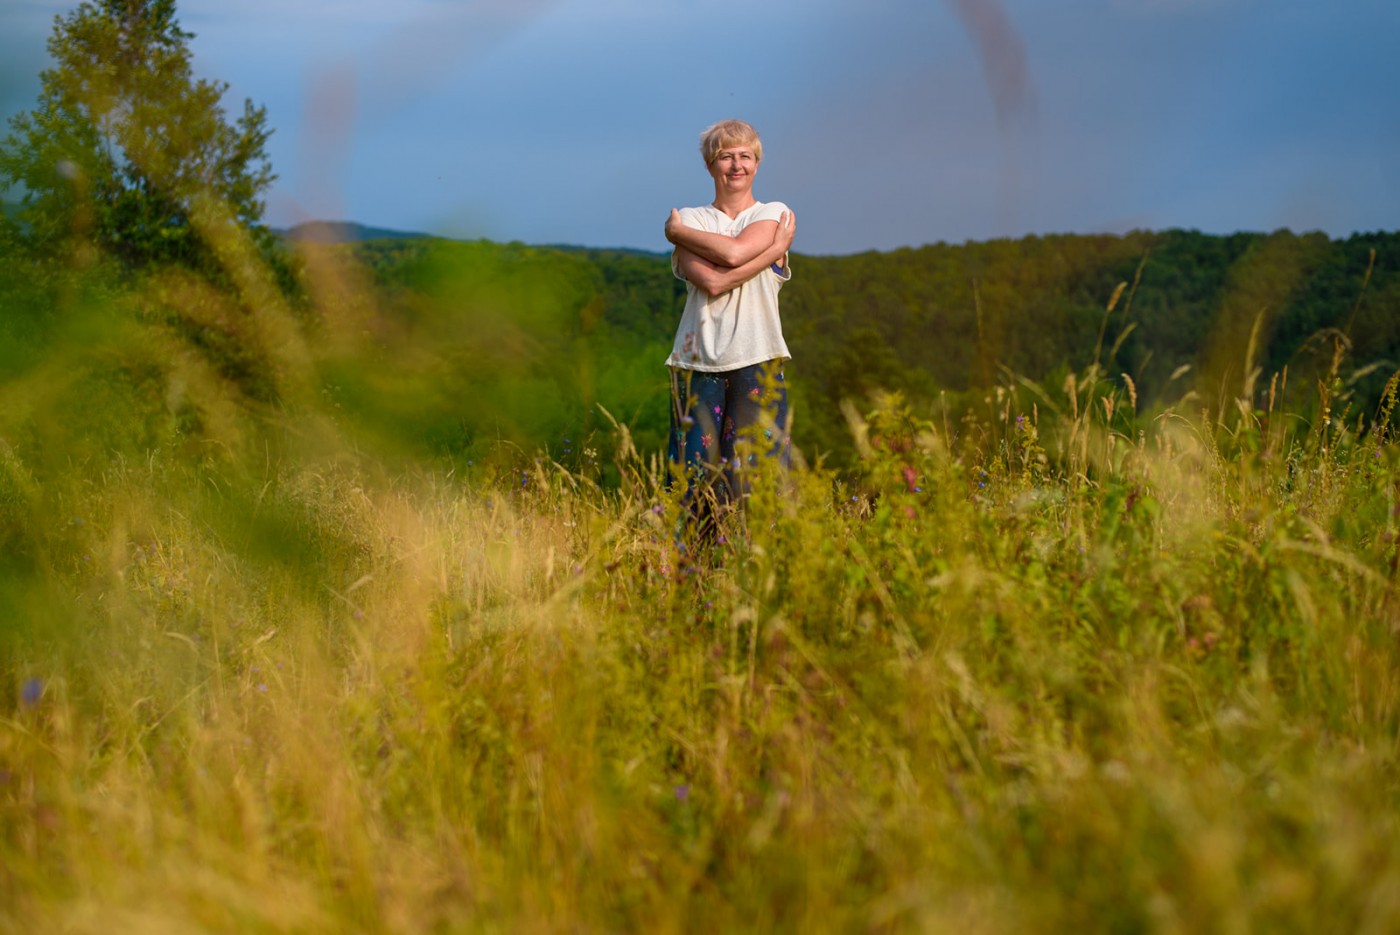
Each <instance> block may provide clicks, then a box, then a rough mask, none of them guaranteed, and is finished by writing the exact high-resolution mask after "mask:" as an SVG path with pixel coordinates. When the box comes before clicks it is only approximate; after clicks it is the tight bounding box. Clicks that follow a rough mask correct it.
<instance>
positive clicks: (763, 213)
mask: <svg viewBox="0 0 1400 935" xmlns="http://www.w3.org/2000/svg"><path fill="white" fill-rule="evenodd" d="M790 210H792V209H791V208H789V207H788V206H787V205H785V204H783V203H782V202H781V201H765V202H764V203H763V207H761V208H759V209H758V211H757V213H755V214H754V216H753V221H781V220H782V219H783V215H784V214H785V213H787V212H788V211H790ZM750 223H752V221H751V222H750Z"/></svg>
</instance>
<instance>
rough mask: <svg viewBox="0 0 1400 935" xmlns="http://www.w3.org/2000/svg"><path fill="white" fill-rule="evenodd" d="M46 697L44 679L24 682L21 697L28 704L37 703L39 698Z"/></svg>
mask: <svg viewBox="0 0 1400 935" xmlns="http://www.w3.org/2000/svg"><path fill="white" fill-rule="evenodd" d="M42 697H44V680H43V679H30V680H29V681H27V682H25V683H24V687H23V688H21V689H20V692H19V698H20V701H22V702H24V704H25V705H26V706H31V705H36V704H38V703H39V699H40V698H42Z"/></svg>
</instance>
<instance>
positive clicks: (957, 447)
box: [0, 253, 1400, 933]
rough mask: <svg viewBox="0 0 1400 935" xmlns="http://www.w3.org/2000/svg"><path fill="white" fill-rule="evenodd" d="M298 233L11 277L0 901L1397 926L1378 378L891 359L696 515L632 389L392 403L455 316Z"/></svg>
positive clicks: (78, 927) (641, 922)
mask: <svg viewBox="0 0 1400 935" xmlns="http://www.w3.org/2000/svg"><path fill="white" fill-rule="evenodd" d="M317 262H324V263H326V264H331V265H333V263H334V257H333V255H332V254H330V253H327V254H325V255H324V256H322V257H320V259H319V260H318V261H317ZM309 269H310V274H311V275H312V277H313V279H314V278H315V277H316V276H317V275H318V273H317V269H318V267H317V266H316V264H315V263H314V262H313V263H312V264H311V265H310V267H309ZM320 275H321V278H320V279H319V280H316V282H318V283H319V285H316V284H315V283H313V287H312V289H311V290H310V292H311V295H312V299H313V303H314V304H315V307H316V308H317V309H319V310H320V311H321V313H322V314H321V315H320V317H316V316H305V315H303V316H302V317H301V318H298V313H296V312H294V311H289V310H285V309H284V310H278V309H277V308H269V307H267V306H263V305H260V306H259V307H258V309H259V310H258V313H257V315H252V314H251V313H249V312H248V311H247V309H246V308H244V307H243V306H242V305H240V303H239V302H238V301H235V300H229V299H226V298H221V297H219V296H215V295H211V294H208V293H205V292H202V291H200V290H199V289H198V288H197V286H195V285H194V284H191V283H188V282H181V281H175V280H170V281H161V282H156V281H152V282H147V283H143V284H142V285H141V287H140V288H139V289H132V288H129V287H126V286H115V285H114V286H111V287H110V288H107V287H98V286H94V285H92V284H91V283H92V282H94V281H95V280H90V281H85V282H88V285H86V286H84V288H83V289H79V290H76V291H75V290H74V289H72V288H71V285H70V284H65V283H57V284H47V285H46V284H44V283H42V282H38V283H26V284H25V286H24V290H21V289H19V287H18V286H13V288H12V290H11V295H15V296H19V298H18V299H16V300H15V301H16V303H17V304H16V305H14V306H12V310H11V317H10V323H11V324H10V332H9V336H10V337H11V338H12V339H13V340H12V341H11V342H10V343H9V345H8V348H7V352H6V355H5V357H4V358H3V360H0V363H2V364H3V366H4V368H5V370H4V377H5V381H6V383H5V386H6V394H7V395H6V398H7V405H6V408H5V411H4V413H3V414H0V520H2V521H3V527H0V529H2V530H3V531H0V535H2V536H3V540H0V545H3V549H4V551H3V562H2V563H0V640H3V644H0V927H3V928H5V929H7V930H11V931H70V932H102V933H113V932H143V933H151V932H189V931H241V932H318V931H320V932H344V931H385V932H402V931H501V932H507V931H510V932H514V931H533V930H574V931H619V930H622V931H627V930H635V931H651V932H667V931H697V932H699V931H703V932H710V931H732V930H737V931H751V930H775V929H776V930H810V931H834V930H854V929H860V930H876V931H942V930H950V929H956V930H959V931H965V932H1021V931H1066V930H1075V929H1084V930H1096V931H1129V932H1130V931H1168V932H1170V931H1181V932H1197V931H1250V930H1263V931H1318V930H1329V931H1352V932H1387V931H1394V930H1396V928H1397V927H1400V828H1398V827H1397V817H1400V809H1398V808H1397V805H1400V773H1397V766H1400V763H1397V728H1400V646H1397V625H1398V624H1400V605H1397V593H1396V585H1397V532H1398V531H1400V515H1397V513H1398V511H1400V506H1397V497H1400V448H1397V446H1396V445H1395V444H1394V442H1393V441H1392V438H1391V435H1390V433H1391V431H1392V427H1393V416H1392V410H1393V407H1394V403H1395V382H1394V380H1392V382H1391V384H1390V386H1389V389H1388V391H1387V394H1386V396H1385V399H1384V401H1383V404H1382V410H1381V411H1380V412H1378V413H1374V414H1372V413H1367V414H1362V415H1358V414H1355V413H1346V412H1333V411H1332V406H1333V403H1334V402H1335V399H1334V398H1333V396H1332V395H1331V394H1332V393H1333V391H1334V390H1335V389H1336V386H1335V385H1334V384H1328V383H1323V384H1321V385H1320V393H1321V398H1320V399H1318V400H1316V401H1315V403H1312V404H1310V408H1309V409H1308V410H1307V411H1301V412H1296V413H1290V412H1283V411H1278V410H1276V409H1274V408H1273V407H1272V406H1268V405H1265V404H1262V403H1258V404H1256V403H1254V402H1253V400H1254V395H1255V394H1253V393H1252V392H1250V391H1248V389H1247V390H1246V392H1244V393H1242V394H1241V399H1239V400H1238V401H1236V402H1233V403H1232V405H1231V406H1230V407H1228V408H1226V409H1224V410H1221V411H1214V412H1212V411H1210V410H1205V411H1202V410H1200V409H1198V408H1193V406H1194V405H1195V404H1193V403H1192V402H1191V401H1190V400H1187V401H1184V402H1183V404H1182V405H1181V406H1179V407H1177V408H1174V409H1167V410H1164V411H1160V412H1156V413H1150V414H1140V413H1138V412H1136V411H1135V409H1136V406H1135V401H1134V400H1133V398H1132V393H1131V384H1130V383H1129V384H1128V385H1127V386H1126V387H1124V386H1122V385H1120V383H1118V382H1114V381H1109V380H1107V379H1106V378H1104V376H1103V375H1102V374H1101V373H1100V372H1099V371H1098V369H1097V368H1090V369H1089V370H1087V371H1083V372H1080V373H1077V374H1074V375H1072V378H1071V379H1070V380H1067V381H1066V383H1065V385H1064V386H1062V387H1042V386H1037V385H1034V384H1029V383H1026V382H1023V381H1015V380H1012V381H1008V382H1007V384H1006V385H1005V386H1002V387H1000V388H996V389H995V390H994V391H993V392H991V393H989V394H988V397H987V400H986V402H987V405H986V407H985V413H984V415H982V416H980V417H978V416H967V417H964V418H962V419H960V420H956V421H954V422H953V424H951V425H950V424H947V423H946V422H943V421H940V420H938V419H929V418H927V415H928V414H923V415H920V414H916V413H912V412H910V411H909V410H908V409H907V408H906V407H904V406H903V405H902V403H901V401H900V400H899V399H898V398H897V397H890V398H887V399H885V400H883V401H882V402H881V403H880V404H879V405H873V406H871V407H870V408H869V410H868V411H864V412H858V411H857V409H856V408H852V409H851V411H850V413H849V415H850V420H851V424H852V431H853V432H854V434H855V437H856V440H857V444H858V447H859V449H860V450H861V453H862V455H861V459H860V461H859V464H858V467H857V469H856V471H855V472H854V473H848V474H843V475H840V476H838V475H837V474H835V473H834V472H832V471H829V470H827V469H825V468H823V467H822V466H821V465H820V464H819V463H818V464H815V465H813V466H810V467H806V468H803V469H801V470H798V471H794V472H793V473H792V474H790V475H788V476H778V475H777V474H776V473H775V472H773V471H771V470H769V469H766V468H765V469H764V470H763V471H762V472H761V473H760V476H759V478H758V480H757V482H756V486H755V490H754V494H753V497H752V500H751V503H750V505H749V509H748V511H747V513H746V514H745V515H744V516H742V517H735V518H734V519H733V522H732V523H731V524H730V526H729V528H727V529H726V530H725V536H724V542H723V543H722V544H721V545H719V546H718V547H716V548H715V549H714V550H713V551H710V552H705V553H703V554H700V555H698V556H695V557H693V558H692V559H689V560H686V561H681V560H680V559H679V557H678V556H677V555H676V553H675V551H674V548H673V534H672V531H673V529H674V528H675V524H676V522H677V521H678V519H679V511H680V505H679V503H678V502H677V498H676V496H675V495H674V494H673V493H670V492H667V491H666V489H665V484H664V476H663V469H662V468H661V466H660V465H659V464H658V463H657V461H656V459H655V458H654V457H653V456H651V455H650V454H649V451H650V448H651V446H650V445H643V446H642V447H643V451H642V452H641V453H639V452H638V449H637V447H635V446H634V445H633V443H632V441H631V438H630V435H629V432H628V430H627V428H626V426H625V425H619V426H617V427H616V428H615V429H614V430H613V431H612V432H611V434H610V435H607V434H605V433H600V434H599V435H597V436H596V437H594V438H592V439H590V440H588V442H587V444H589V445H590V446H591V447H590V448H589V451H590V452H591V454H590V455H589V456H588V457H585V458H575V459H573V460H572V461H570V462H569V463H568V464H567V466H566V465H564V464H560V463H558V462H556V461H555V460H551V458H550V457H548V456H546V455H544V454H539V455H535V454H532V453H530V452H527V451H524V450H522V449H518V448H513V447H511V446H508V445H501V446H500V447H499V448H498V449H497V450H495V451H493V452H492V453H491V454H490V456H489V457H486V458H483V459H482V460H481V462H480V463H475V461H473V463H470V464H466V463H462V462H460V461H458V462H455V463H449V462H445V461H439V460H432V459H429V458H424V457H420V456H418V455H417V454H416V453H414V452H412V451H410V452H407V453H402V452H401V454H400V456H398V457H389V456H387V455H386V454H385V449H384V448H383V447H382V446H380V447H375V443H373V441H372V439H374V438H376V437H382V433H381V434H380V435H376V433H375V431H370V430H369V429H366V427H365V425H364V424H363V423H362V422H361V421H356V418H355V416H354V413H353V412H348V411H347V409H346V408H345V406H346V402H345V399H344V398H343V397H341V396H337V395H336V394H335V393H332V392H329V391H328V390H327V389H326V387H327V386H330V385H331V384H332V383H335V382H336V381H339V382H340V383H341V384H343V383H344V382H345V381H346V380H349V379H351V378H352V377H353V378H354V379H356V380H359V381H362V383H361V384H359V385H362V386H364V387H365V388H366V389H365V392H364V394H363V395H364V397H365V399H366V400H373V405H374V406H375V407H378V408H377V409H376V411H377V412H380V413H381V414H382V413H387V415H384V417H383V419H382V420H381V421H382V422H384V423H385V424H392V423H393V422H394V419H395V417H394V415H393V413H394V411H395V407H406V409H411V408H412V405H413V399H414V398H415V397H414V396H413V393H412V392H410V390H411V389H412V386H410V383H411V382H412V381H413V380H417V381H418V383H414V384H413V385H420V384H421V386H422V387H427V389H424V392H425V393H429V394H430V395H431V393H433V392H436V391H434V390H432V389H431V384H432V382H433V381H432V370H431V366H432V361H433V360H436V359H437V358H435V357H433V356H432V355H427V354H426V353H425V356H423V357H422V358H415V357H412V356H411V354H412V353H413V349H414V348H415V347H417V348H419V350H420V351H422V348H424V347H431V346H436V345H434V344H432V343H431V342H426V343H414V342H412V341H410V340H409V339H408V338H405V337H404V334H405V333H406V331H405V330H404V329H408V326H407V325H404V324H403V323H402V322H400V324H399V325H398V326H397V327H398V328H399V329H400V330H399V331H395V332H394V333H388V332H386V331H385V327H387V326H385V325H384V324H383V322H382V321H380V320H379V319H377V318H376V317H375V310H374V309H373V308H361V307H359V306H357V305H356V302H357V301H360V300H359V299H356V296H363V295H364V294H366V293H364V292H363V291H360V290H357V289H355V288H353V284H354V275H355V274H354V272H353V271H347V270H344V269H341V270H334V269H330V270H329V271H323V274H320ZM25 290H28V291H25ZM337 290H339V291H337ZM21 293H23V294H22V295H21ZM245 299H246V296H245ZM462 301H471V300H469V299H463V300H462ZM532 301H533V300H532ZM246 304H247V303H246V302H245V303H244V305H246ZM529 307H531V308H535V307H537V306H535V305H530V306H529ZM538 307H539V308H548V307H550V306H549V304H548V303H547V302H543V303H542V304H540V305H538ZM327 309H334V310H335V312H334V314H330V313H327V312H326V310H327ZM26 310H27V311H26ZM259 316H260V317H259ZM491 320H492V321H495V322H496V327H497V328H507V325H505V324H502V321H503V320H502V319H500V318H491ZM17 323H18V324H17ZM435 327H438V328H441V327H442V324H441V323H439V324H438V325H437V326H435ZM464 327H465V326H464ZM409 330H411V329H409ZM512 335H514V336H515V337H512ZM430 337H431V335H430ZM439 337H440V336H439ZM436 340H438V338H437V337H433V338H432V341H436ZM508 340H518V341H520V342H524V343H526V344H528V341H529V340H531V338H530V336H529V334H528V333H527V331H525V330H521V331H519V332H516V331H513V330H512V331H510V332H509V333H504V332H502V333H500V334H494V337H493V341H497V342H499V341H508ZM520 353H521V354H522V355H525V354H528V348H526V349H523V350H521V352H520ZM403 355H410V356H409V357H407V358H405V357H404V356H403ZM420 360H421V361H422V362H424V364H423V366H419V361H420ZM389 367H396V368H398V369H397V370H393V371H392V373H395V374H398V375H399V376H398V377H397V378H396V379H399V380H400V381H407V382H392V383H389V384H383V383H380V384H376V382H375V381H376V380H382V379H387V378H384V377H383V374H384V373H385V372H386V369H385V368H389ZM526 369H527V370H528V368H526ZM1245 369H1246V370H1249V369H1250V368H1249V366H1248V362H1246V368H1245ZM1334 370H1335V368H1334ZM521 373H523V374H524V375H523V376H522V375H520V374H521ZM516 375H517V376H518V377H519V379H521V380H523V381H526V382H528V380H529V379H531V378H530V377H529V374H528V373H525V372H524V371H521V372H519V373H517V374H516ZM1334 375H1335V374H1334ZM521 385H524V384H523V383H522V384H521ZM400 391H402V397H401V398H399V397H394V396H393V394H394V393H397V392H400ZM474 392H476V393H477V394H478V395H476V396H475V397H473V398H472V399H471V400H470V403H471V404H474V405H478V406H484V407H489V406H490V404H491V403H492V400H491V399H490V397H489V387H487V388H486V389H484V390H483V389H482V388H480V387H478V388H476V389H475V390H474ZM481 394H487V395H484V396H483V395H481ZM432 398H433V400H434V402H433V403H432V406H434V407H438V406H440V405H445V403H444V402H443V400H441V399H438V398H437V397H436V396H432ZM363 405H364V406H365V407H368V406H370V405H371V404H370V402H365V403H364V404H363ZM1256 406H1257V408H1256ZM517 408H518V406H517ZM371 421H373V420H371ZM371 428H373V426H371ZM579 444H580V445H582V444H583V442H582V441H581V442H580V443H579ZM605 476H606V479H607V480H608V482H607V483H604V484H600V483H599V482H598V481H599V480H600V479H603V478H604V477H605Z"/></svg>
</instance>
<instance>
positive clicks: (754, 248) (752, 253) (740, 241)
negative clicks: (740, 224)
mask: <svg viewBox="0 0 1400 935" xmlns="http://www.w3.org/2000/svg"><path fill="white" fill-rule="evenodd" d="M777 224H778V222H777V221H755V222H753V223H752V224H750V225H748V226H747V227H745V228H744V229H743V230H742V231H740V232H739V236H738V237H730V236H728V235H727V234H715V233H712V232H710V231H702V230H699V229H697V228H694V227H691V226H689V225H688V224H686V223H685V221H682V220H681V213H680V212H679V211H677V210H676V209H675V208H672V209H671V216H670V217H669V218H667V219H666V239H667V240H669V241H670V242H671V243H673V244H675V245H676V246H677V247H684V248H685V249H687V250H689V251H690V252H691V253H694V254H696V255H697V256H701V257H704V258H705V259H707V260H709V261H710V262H711V263H717V264H719V265H720V266H742V265H743V264H745V263H747V262H748V261H749V260H752V259H753V258H754V257H756V256H758V255H759V254H760V253H762V252H763V251H764V250H766V249H768V245H769V244H771V243H772V242H773V231H774V228H775V227H777Z"/></svg>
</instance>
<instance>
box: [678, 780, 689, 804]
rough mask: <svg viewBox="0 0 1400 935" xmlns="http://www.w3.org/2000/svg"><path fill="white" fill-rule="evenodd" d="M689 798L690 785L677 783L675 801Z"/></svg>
mask: <svg viewBox="0 0 1400 935" xmlns="http://www.w3.org/2000/svg"><path fill="white" fill-rule="evenodd" d="M689 798H690V786H688V785H684V784H682V785H679V786H676V801H677V802H684V801H685V800H686V799H689Z"/></svg>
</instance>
